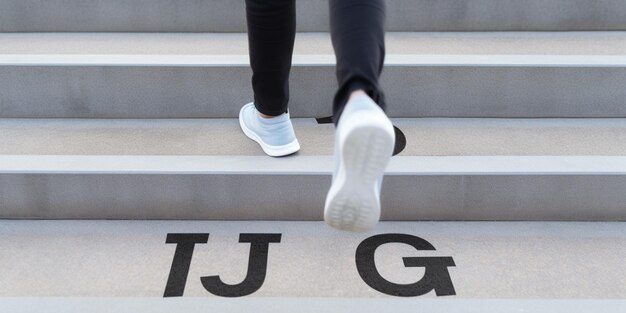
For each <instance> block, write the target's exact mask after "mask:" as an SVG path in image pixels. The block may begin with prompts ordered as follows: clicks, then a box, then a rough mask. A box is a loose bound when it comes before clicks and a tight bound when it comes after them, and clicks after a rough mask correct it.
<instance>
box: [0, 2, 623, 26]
mask: <svg viewBox="0 0 626 313" xmlns="http://www.w3.org/2000/svg"><path fill="white" fill-rule="evenodd" d="M386 4H387V23H386V27H387V29H388V30H390V31H515V30H528V31H550V30H552V31H572V30H626V6H624V3H623V1H621V0H598V1H587V0H552V1H544V0H525V1H518V0H472V1H463V2H459V1H455V0H445V1H444V0H439V1H429V0H393V1H387V2H386ZM296 7H297V20H298V23H297V24H298V29H299V30H300V31H327V30H328V21H329V17H328V0H307V1H299V2H297V5H296ZM245 30H246V20H245V6H244V2H243V1H231V0H212V1H174V0H132V1H128V0H107V1H101V0H100V1H99V0H81V1H75V0H3V1H0V31H2V32H33V31H34V32H41V31H48V32H50V31H51V32H68V31H69V32H77V31H91V32H96V31H106V32H110V31H114V32H115V31H117V32H244V31H245Z"/></svg>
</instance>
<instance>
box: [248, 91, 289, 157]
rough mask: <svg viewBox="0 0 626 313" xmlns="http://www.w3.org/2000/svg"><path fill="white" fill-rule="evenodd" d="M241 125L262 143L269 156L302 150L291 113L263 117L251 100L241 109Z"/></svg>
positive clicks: (253, 138)
mask: <svg viewBox="0 0 626 313" xmlns="http://www.w3.org/2000/svg"><path fill="white" fill-rule="evenodd" d="M239 125H240V126H241V130H243V133H244V134H246V136H248V137H249V138H250V139H252V140H254V141H256V142H257V143H258V144H259V145H261V148H262V149H263V151H264V152H265V153H266V154H267V155H269V156H274V157H278V156H284V155H289V154H292V153H295V152H297V151H298V150H300V143H298V139H296V134H295V132H294V131H293V125H292V124H291V119H290V117H289V113H283V114H281V115H279V116H276V117H272V118H262V117H261V116H260V115H259V111H257V109H256V108H255V107H254V102H250V103H248V104H246V105H244V106H243V107H242V108H241V110H240V111H239Z"/></svg>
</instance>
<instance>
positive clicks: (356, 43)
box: [246, 0, 386, 125]
mask: <svg viewBox="0 0 626 313" xmlns="http://www.w3.org/2000/svg"><path fill="white" fill-rule="evenodd" d="M329 9H330V33H331V39H332V44H333V48H334V50H335V55H336V58H337V68H336V70H337V71H336V74H337V81H338V83H339V88H338V89H337V92H336V93H335V96H334V100H333V122H334V123H335V125H337V121H338V120H339V116H340V115H341V112H342V111H343V107H344V106H345V104H346V102H347V101H348V97H349V96H350V93H351V92H352V91H354V90H357V89H363V90H365V92H366V93H367V94H368V95H369V96H370V97H371V98H372V99H373V100H374V101H375V102H376V103H377V104H378V105H379V106H380V107H381V108H382V109H383V110H385V112H386V107H385V99H384V93H383V91H382V90H381V88H380V85H379V83H378V78H379V77H380V74H381V72H382V69H383V64H384V59H385V31H384V23H385V2H384V0H329ZM246 18H247V22H248V44H249V50H250V65H251V67H252V73H253V74H252V89H253V91H254V103H255V106H256V108H257V110H259V111H260V112H261V113H263V114H266V115H270V116H277V115H280V114H282V113H285V112H287V103H288V102H289V71H290V69H291V60H292V59H291V58H292V53H293V46H294V40H295V34H296V0H246Z"/></svg>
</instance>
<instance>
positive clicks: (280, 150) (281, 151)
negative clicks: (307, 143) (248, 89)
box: [239, 105, 300, 157]
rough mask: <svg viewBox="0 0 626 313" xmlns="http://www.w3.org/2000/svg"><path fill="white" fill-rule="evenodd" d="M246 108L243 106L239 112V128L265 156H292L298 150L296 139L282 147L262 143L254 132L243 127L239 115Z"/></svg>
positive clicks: (298, 145) (243, 124)
mask: <svg viewBox="0 0 626 313" xmlns="http://www.w3.org/2000/svg"><path fill="white" fill-rule="evenodd" d="M246 107H247V105H245V106H243V107H242V108H241V109H240V110H239V126H241V130H242V131H243V133H244V134H245V135H246V136H247V137H248V138H250V139H252V140H254V141H256V142H257V143H258V144H259V145H260V146H261V149H263V152H265V154H267V155H269V156H273V157H279V156H285V155H289V154H293V153H296V152H298V151H299V150H300V143H299V142H298V140H297V139H296V140H294V141H292V142H290V143H288V144H286V145H282V146H272V145H268V144H266V143H265V142H263V140H261V137H259V136H258V135H257V134H256V133H255V132H253V131H252V130H250V129H249V128H248V127H247V126H246V125H245V123H244V122H243V119H242V118H241V115H242V114H243V110H244V109H245V108H246Z"/></svg>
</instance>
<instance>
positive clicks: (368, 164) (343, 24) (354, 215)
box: [324, 0, 395, 231]
mask: <svg viewBox="0 0 626 313" xmlns="http://www.w3.org/2000/svg"><path fill="white" fill-rule="evenodd" d="M329 1H330V22H331V24H330V25H331V35H332V43H333V47H334V49H335V55H336V57H337V80H338V82H339V88H338V90H337V93H336V94H335V98H334V102H333V122H334V123H335V126H336V132H335V152H334V156H335V159H334V165H335V168H334V170H333V179H332V184H331V187H330V190H329V191H328V194H327V196H326V203H325V205H324V220H325V221H326V223H327V224H329V225H330V226H332V227H335V228H338V229H342V230H350V231H365V230H368V229H370V228H372V227H373V226H374V225H375V224H376V223H377V222H378V220H379V219H380V213H381V208H380V192H381V186H382V180H383V176H384V171H385V168H386V166H387V164H388V163H389V160H390V159H391V155H392V153H393V145H394V140H395V135H394V130H393V125H392V124H391V121H390V120H389V118H388V117H387V115H386V113H385V101H384V94H383V91H382V90H381V88H380V86H379V84H378V78H379V76H380V74H381V72H382V69H383V64H384V58H385V43H384V35H385V33H384V21H385V2H384V0H329Z"/></svg>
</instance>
